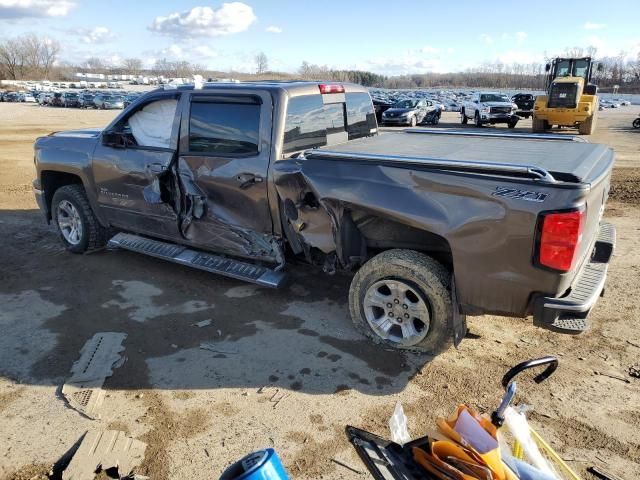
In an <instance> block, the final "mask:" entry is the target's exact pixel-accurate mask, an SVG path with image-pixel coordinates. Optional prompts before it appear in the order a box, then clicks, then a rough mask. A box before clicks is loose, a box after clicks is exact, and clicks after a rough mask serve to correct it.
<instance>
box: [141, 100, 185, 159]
mask: <svg viewBox="0 0 640 480" xmlns="http://www.w3.org/2000/svg"><path fill="white" fill-rule="evenodd" d="M177 106H178V101H177V100H175V99H173V98H171V99H168V100H160V101H158V102H153V103H150V104H149V105H146V106H144V107H142V109H141V110H138V111H137V112H136V113H134V114H133V115H132V116H131V117H129V126H130V127H131V134H132V135H133V137H134V138H135V139H136V142H137V143H138V145H141V146H145V147H163V148H169V147H170V140H171V128H172V127H173V120H174V118H175V115H176V107H177Z"/></svg>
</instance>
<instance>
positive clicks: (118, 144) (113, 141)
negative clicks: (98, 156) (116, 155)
mask: <svg viewBox="0 0 640 480" xmlns="http://www.w3.org/2000/svg"><path fill="white" fill-rule="evenodd" d="M102 144H103V145H106V146H107V147H113V148H124V147H125V146H126V142H125V139H124V135H123V134H122V132H114V131H113V130H109V131H106V132H102Z"/></svg>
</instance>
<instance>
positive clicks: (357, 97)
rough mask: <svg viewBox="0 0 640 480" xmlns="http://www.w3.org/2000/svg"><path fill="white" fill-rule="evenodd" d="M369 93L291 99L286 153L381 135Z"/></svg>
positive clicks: (285, 143)
mask: <svg viewBox="0 0 640 480" xmlns="http://www.w3.org/2000/svg"><path fill="white" fill-rule="evenodd" d="M377 128H378V124H377V122H376V117H375V111H374V108H373V103H372V101H371V97H370V96H369V94H368V93H367V92H347V93H344V94H325V95H321V94H320V93H318V94H311V95H300V96H294V97H292V98H290V99H289V101H288V105H287V115H286V119H285V131H284V144H283V149H282V153H283V154H285V155H287V154H291V153H294V152H299V151H301V150H307V149H310V148H316V147H323V146H326V145H335V144H338V143H343V142H346V141H347V140H354V139H356V138H362V137H367V136H370V135H373V134H375V133H376V132H377Z"/></svg>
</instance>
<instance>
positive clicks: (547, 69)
mask: <svg viewBox="0 0 640 480" xmlns="http://www.w3.org/2000/svg"><path fill="white" fill-rule="evenodd" d="M549 70H551V64H550V63H547V64H546V65H545V66H544V71H545V72H548V71H549Z"/></svg>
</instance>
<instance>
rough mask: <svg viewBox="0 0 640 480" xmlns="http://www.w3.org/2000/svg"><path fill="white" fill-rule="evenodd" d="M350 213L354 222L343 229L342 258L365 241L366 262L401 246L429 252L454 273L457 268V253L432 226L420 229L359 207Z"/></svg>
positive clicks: (349, 220)
mask: <svg viewBox="0 0 640 480" xmlns="http://www.w3.org/2000/svg"><path fill="white" fill-rule="evenodd" d="M347 212H348V216H343V217H346V218H348V222H349V223H350V225H349V226H348V227H347V228H342V229H341V230H342V232H344V233H343V234H342V238H341V240H342V241H341V242H340V244H339V247H340V250H341V251H340V252H339V254H340V256H341V257H345V256H347V255H348V253H349V252H355V251H357V248H361V245H362V244H364V245H365V246H366V258H365V259H363V261H366V260H368V259H370V258H372V257H374V256H375V255H377V254H379V253H381V252H383V251H386V250H392V249H398V248H400V249H405V250H414V251H416V252H420V253H424V254H426V255H429V256H431V257H433V258H434V259H435V260H437V261H438V262H440V263H441V264H443V265H444V266H445V267H446V268H447V269H448V270H449V271H450V272H452V271H453V253H452V249H451V245H450V243H449V241H448V240H447V239H446V238H445V237H443V236H441V235H439V234H437V233H435V232H433V231H431V230H429V229H428V228H418V227H415V226H413V225H409V224H408V223H406V222H402V221H400V220H399V219H396V218H393V217H383V216H380V215H378V214H376V213H372V212H368V211H366V210H364V209H361V208H358V207H348V208H347ZM344 226H345V222H344V221H343V227H344ZM347 233H348V235H346V234H347Z"/></svg>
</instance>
